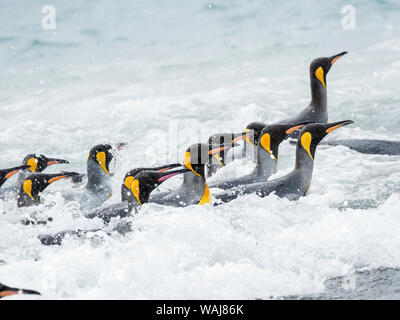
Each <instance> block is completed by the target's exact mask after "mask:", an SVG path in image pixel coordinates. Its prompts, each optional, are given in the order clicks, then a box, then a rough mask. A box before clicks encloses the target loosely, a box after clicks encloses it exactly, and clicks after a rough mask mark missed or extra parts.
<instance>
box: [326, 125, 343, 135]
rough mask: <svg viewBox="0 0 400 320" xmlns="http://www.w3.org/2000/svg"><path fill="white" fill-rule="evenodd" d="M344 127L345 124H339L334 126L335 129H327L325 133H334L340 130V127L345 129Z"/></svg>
mask: <svg viewBox="0 0 400 320" xmlns="http://www.w3.org/2000/svg"><path fill="white" fill-rule="evenodd" d="M344 125H345V124H338V125H337V126H333V127H330V128H328V129H326V130H325V132H326V133H329V132H332V131H333V130H336V129H338V128H340V127H343V126H344Z"/></svg>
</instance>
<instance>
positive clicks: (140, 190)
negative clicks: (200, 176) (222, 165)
mask: <svg viewBox="0 0 400 320" xmlns="http://www.w3.org/2000/svg"><path fill="white" fill-rule="evenodd" d="M188 171H190V170H189V169H187V168H184V169H178V170H171V171H163V172H160V171H148V170H141V171H139V172H138V173H137V174H135V176H134V177H133V180H132V181H131V185H130V189H129V194H127V195H126V197H127V201H126V204H125V205H124V207H123V208H118V209H115V207H112V206H109V207H107V208H105V209H103V210H97V211H96V214H93V216H92V217H91V218H94V217H98V218H102V219H103V220H104V222H110V220H111V218H113V217H118V216H119V217H120V218H125V217H127V216H129V215H131V214H132V213H137V212H138V211H139V210H140V209H141V207H142V206H143V205H144V204H145V203H147V202H148V199H149V196H150V194H151V192H152V191H153V190H154V189H155V188H157V187H158V186H159V185H160V184H161V183H163V182H164V181H166V180H168V179H170V178H172V177H174V176H176V175H179V174H182V173H185V172H188ZM126 222H127V221H126V220H125V219H122V220H121V221H120V223H118V224H117V225H116V226H115V227H114V228H113V229H112V230H109V231H106V233H107V234H111V232H112V231H117V232H119V233H121V234H125V233H126V232H129V231H131V222H130V221H128V222H127V223H126ZM100 230H101V229H97V230H77V231H76V230H69V231H62V232H58V233H56V234H54V235H52V234H42V235H39V236H38V239H39V240H40V242H41V243H42V244H43V245H47V246H52V245H61V243H62V240H63V239H64V238H65V236H66V235H73V236H78V237H82V236H84V235H85V234H87V233H88V232H97V231H100Z"/></svg>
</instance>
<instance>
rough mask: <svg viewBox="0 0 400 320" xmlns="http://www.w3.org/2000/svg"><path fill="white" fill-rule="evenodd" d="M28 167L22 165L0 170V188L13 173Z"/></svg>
mask: <svg viewBox="0 0 400 320" xmlns="http://www.w3.org/2000/svg"><path fill="white" fill-rule="evenodd" d="M28 168H29V166H28V165H23V166H18V167H13V168H9V169H2V170H0V188H1V186H2V185H3V184H4V183H5V182H6V181H7V180H8V179H9V178H11V177H12V176H13V175H14V174H16V173H18V172H20V171H21V170H24V169H28Z"/></svg>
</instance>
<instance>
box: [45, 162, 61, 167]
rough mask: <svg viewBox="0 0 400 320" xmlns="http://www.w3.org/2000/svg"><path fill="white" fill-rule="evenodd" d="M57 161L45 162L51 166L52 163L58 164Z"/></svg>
mask: <svg viewBox="0 0 400 320" xmlns="http://www.w3.org/2000/svg"><path fill="white" fill-rule="evenodd" d="M58 163H60V162H58V161H49V162H47V165H48V166H52V165H53V164H58Z"/></svg>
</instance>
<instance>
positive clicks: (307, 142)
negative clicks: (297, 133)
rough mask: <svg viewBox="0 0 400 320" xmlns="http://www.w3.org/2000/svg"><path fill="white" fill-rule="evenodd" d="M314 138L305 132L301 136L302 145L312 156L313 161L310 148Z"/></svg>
mask: <svg viewBox="0 0 400 320" xmlns="http://www.w3.org/2000/svg"><path fill="white" fill-rule="evenodd" d="M311 141H312V136H311V133H309V132H305V133H303V135H302V136H301V140H300V142H301V145H302V146H303V148H304V150H306V151H307V153H308V155H309V156H310V158H311V160H313V161H314V158H313V156H312V155H311V151H310V147H311Z"/></svg>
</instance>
